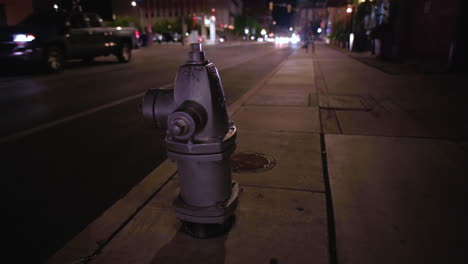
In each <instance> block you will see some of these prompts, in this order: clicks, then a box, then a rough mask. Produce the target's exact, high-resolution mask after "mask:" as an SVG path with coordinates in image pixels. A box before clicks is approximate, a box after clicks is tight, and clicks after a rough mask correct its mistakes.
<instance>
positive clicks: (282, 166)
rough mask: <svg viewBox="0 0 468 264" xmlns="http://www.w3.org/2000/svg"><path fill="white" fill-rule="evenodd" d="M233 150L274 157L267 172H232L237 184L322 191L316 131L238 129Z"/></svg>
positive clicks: (318, 141)
mask: <svg viewBox="0 0 468 264" xmlns="http://www.w3.org/2000/svg"><path fill="white" fill-rule="evenodd" d="M236 152H237V153H241V152H251V153H263V154H266V155H268V156H271V157H273V158H274V159H275V160H276V165H275V167H273V169H271V170H268V171H264V172H260V173H234V178H235V179H236V180H238V181H239V183H240V184H249V185H258V186H264V187H267V186H268V187H275V188H292V189H299V190H309V191H323V192H324V184H323V175H322V163H321V152H320V137H319V135H318V134H312V133H286V132H281V133H274V132H270V133H258V132H247V131H241V132H240V133H239V135H238V147H237V150H236ZM305 153H306V154H305Z"/></svg>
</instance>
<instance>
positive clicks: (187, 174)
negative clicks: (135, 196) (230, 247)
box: [141, 43, 239, 237]
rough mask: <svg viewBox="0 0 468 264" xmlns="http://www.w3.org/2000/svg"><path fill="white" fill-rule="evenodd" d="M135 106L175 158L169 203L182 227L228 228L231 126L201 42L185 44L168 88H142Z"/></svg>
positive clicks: (199, 233) (232, 194)
mask: <svg viewBox="0 0 468 264" xmlns="http://www.w3.org/2000/svg"><path fill="white" fill-rule="evenodd" d="M141 108H142V112H143V116H144V118H145V121H146V122H147V123H150V124H152V125H153V126H155V127H156V128H159V129H165V130H166V139H165V141H166V145H167V154H168V157H169V158H170V159H171V160H173V161H175V162H176V163H177V169H178V174H179V184H180V192H179V194H178V195H177V197H176V198H175V200H174V203H173V205H174V207H175V213H176V216H177V217H178V218H179V219H180V220H182V221H183V222H184V223H185V225H184V228H185V231H187V232H188V233H189V234H191V235H192V236H195V237H207V236H210V233H216V232H223V231H219V230H226V229H228V228H229V227H226V226H228V225H229V224H228V223H230V222H232V221H231V220H230V219H233V213H234V210H235V209H236V207H237V197H238V193H239V185H238V184H237V183H236V182H234V181H232V179H231V167H230V157H231V155H232V153H233V152H234V150H235V148H236V135H237V134H236V127H235V125H234V123H232V122H229V120H228V114H227V110H226V100H225V97H224V91H223V87H222V84H221V79H220V77H219V74H218V70H217V69H216V67H215V65H214V64H213V63H211V62H209V61H207V60H206V59H205V53H204V52H203V51H202V46H201V44H199V43H193V44H191V45H190V52H189V56H188V60H187V62H186V63H185V64H184V65H182V66H180V68H179V71H178V73H177V77H176V80H175V85H174V89H150V90H148V91H147V93H146V95H145V97H144V99H143V102H142V105H141ZM231 224H232V223H231ZM207 227H210V228H207ZM213 227H215V228H214V229H213ZM213 230H214V231H213ZM216 230H218V231H216Z"/></svg>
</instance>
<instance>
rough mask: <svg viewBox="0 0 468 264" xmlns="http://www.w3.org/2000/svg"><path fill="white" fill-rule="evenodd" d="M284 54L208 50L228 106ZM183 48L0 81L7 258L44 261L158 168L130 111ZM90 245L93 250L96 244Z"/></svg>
mask: <svg viewBox="0 0 468 264" xmlns="http://www.w3.org/2000/svg"><path fill="white" fill-rule="evenodd" d="M293 48H294V47H288V46H275V45H274V44H250V45H240V46H229V47H228V46H226V47H224V46H214V47H207V48H206V49H205V52H206V56H207V58H208V59H209V60H211V61H213V62H214V63H215V64H216V65H217V67H218V68H219V70H220V75H221V79H222V81H223V85H224V89H225V93H226V97H227V101H228V104H230V103H232V102H234V101H235V100H236V99H238V98H239V97H240V96H242V95H243V94H244V93H245V92H246V91H247V90H249V89H250V88H252V87H254V86H255V85H256V84H257V83H259V82H260V81H261V80H262V79H263V78H264V77H265V76H266V75H267V74H269V73H270V72H271V71H272V70H273V69H274V68H275V67H276V66H277V65H279V64H280V63H281V62H282V61H283V60H284V59H285V58H286V57H287V56H288V55H289V54H291V52H292V49H293ZM186 52H187V47H182V46H175V45H156V46H153V47H150V48H143V49H139V50H137V51H135V52H134V54H133V55H134V57H133V61H132V62H131V63H129V64H118V63H116V60H115V58H113V57H109V58H98V59H97V60H96V61H95V62H93V63H91V64H90V65H86V64H84V63H81V62H70V63H69V65H68V67H67V68H66V70H65V72H63V73H60V74H57V75H43V74H33V73H28V72H19V73H14V74H12V73H9V74H5V73H4V74H2V75H1V76H0V120H1V123H2V125H1V126H0V158H1V160H2V162H1V164H2V165H1V166H2V176H3V177H2V179H3V183H2V186H3V190H4V191H3V193H4V195H5V200H4V201H6V203H5V207H6V209H5V211H4V212H5V213H4V216H5V217H4V219H6V220H7V225H6V227H7V231H6V233H7V235H6V237H5V238H6V240H7V241H8V244H9V247H8V248H11V250H10V252H11V254H13V253H14V254H19V253H21V252H27V253H28V255H29V256H30V257H31V258H33V259H36V260H44V259H46V258H47V257H48V256H50V255H51V254H52V253H53V252H55V251H56V250H58V249H59V248H60V247H61V246H63V245H64V244H65V243H66V242H67V241H69V240H70V239H71V238H72V237H73V236H74V235H76V234H77V233H78V232H79V231H80V230H82V229H83V228H84V227H86V225H88V224H89V223H90V222H91V221H92V220H93V219H95V218H96V217H98V216H99V215H100V214H101V213H102V212H103V211H105V210H106V209H107V208H109V207H110V206H111V205H112V204H113V203H114V202H115V201H117V200H118V199H120V198H121V197H123V196H124V195H125V194H126V193H127V192H128V191H129V190H130V189H131V188H132V187H133V186H134V185H135V184H137V183H138V182H140V181H141V180H142V179H143V178H144V177H145V176H146V175H147V174H148V173H149V172H151V171H152V170H153V169H154V168H156V167H157V166H158V165H159V164H160V163H161V162H162V161H163V160H164V159H165V149H164V144H163V136H164V135H163V134H162V133H161V132H159V131H156V130H151V129H148V128H146V127H145V126H144V124H143V118H142V116H141V114H140V113H139V112H138V105H139V103H140V101H141V97H142V95H143V93H144V92H145V91H146V90H147V89H149V88H154V87H160V86H164V85H170V84H171V83H172V82H173V80H174V78H175V74H176V72H177V68H178V66H179V65H181V64H183V62H184V61H185V58H186ZM97 243H98V241H97Z"/></svg>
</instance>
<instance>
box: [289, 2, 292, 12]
mask: <svg viewBox="0 0 468 264" xmlns="http://www.w3.org/2000/svg"><path fill="white" fill-rule="evenodd" d="M291 11H292V5H291V4H288V13H291Z"/></svg>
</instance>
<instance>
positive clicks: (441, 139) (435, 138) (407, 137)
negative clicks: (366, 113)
mask: <svg viewBox="0 0 468 264" xmlns="http://www.w3.org/2000/svg"><path fill="white" fill-rule="evenodd" d="M327 135H336V136H356V137H380V138H403V139H405V138H406V139H426V140H438V141H447V142H452V143H459V142H463V141H465V140H467V139H466V138H443V137H431V136H395V135H391V136H390V135H369V134H367V135H362V134H346V133H341V134H336V133H327Z"/></svg>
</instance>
